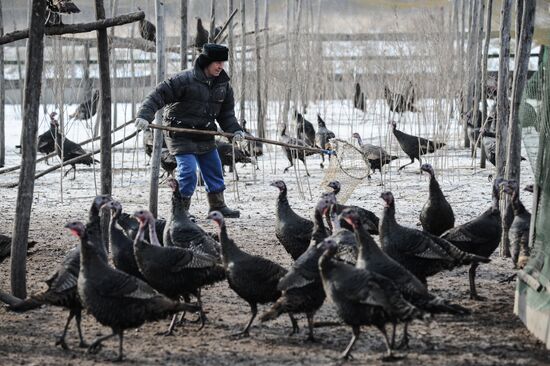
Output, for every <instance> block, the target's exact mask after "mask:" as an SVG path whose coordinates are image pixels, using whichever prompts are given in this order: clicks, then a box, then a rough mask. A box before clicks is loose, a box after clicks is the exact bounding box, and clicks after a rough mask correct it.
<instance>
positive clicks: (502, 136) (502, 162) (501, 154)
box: [495, 0, 512, 177]
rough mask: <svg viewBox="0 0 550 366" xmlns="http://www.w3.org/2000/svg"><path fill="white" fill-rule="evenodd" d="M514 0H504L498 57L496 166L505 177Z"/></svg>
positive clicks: (498, 175) (501, 12)
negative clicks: (511, 27)
mask: <svg viewBox="0 0 550 366" xmlns="http://www.w3.org/2000/svg"><path fill="white" fill-rule="evenodd" d="M511 17H512V0H503V1H502V8H501V10H500V51H499V57H498V86H497V125H496V152H495V160H496V168H497V177H504V170H505V167H506V137H507V136H506V135H507V133H508V114H509V111H510V110H509V109H510V106H509V101H508V74H509V73H510V26H511Z"/></svg>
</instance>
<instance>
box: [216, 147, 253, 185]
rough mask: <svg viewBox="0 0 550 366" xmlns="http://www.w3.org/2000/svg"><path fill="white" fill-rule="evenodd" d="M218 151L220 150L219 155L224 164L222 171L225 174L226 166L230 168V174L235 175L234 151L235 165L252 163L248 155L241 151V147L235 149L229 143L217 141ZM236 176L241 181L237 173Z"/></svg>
mask: <svg viewBox="0 0 550 366" xmlns="http://www.w3.org/2000/svg"><path fill="white" fill-rule="evenodd" d="M216 149H217V150H218V155H219V156H220V160H221V162H222V170H223V173H224V174H225V168H224V167H226V166H228V167H229V172H230V173H233V151H234V152H235V153H234V155H235V163H243V164H246V163H252V159H251V158H250V157H248V156H247V155H246V153H245V152H244V151H243V150H241V149H240V148H239V147H237V146H235V148H233V145H232V144H230V143H227V142H222V141H217V142H216ZM235 168H236V167H235ZM235 175H236V177H237V180H239V175H238V174H237V172H236V171H235Z"/></svg>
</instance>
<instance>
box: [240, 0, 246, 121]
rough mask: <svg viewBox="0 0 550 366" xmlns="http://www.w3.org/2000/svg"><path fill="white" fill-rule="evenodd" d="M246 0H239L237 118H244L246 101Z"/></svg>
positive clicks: (241, 119)
mask: <svg viewBox="0 0 550 366" xmlns="http://www.w3.org/2000/svg"><path fill="white" fill-rule="evenodd" d="M245 5H246V1H245V0H241V34H242V35H243V36H242V37H241V88H240V89H241V90H240V94H241V98H240V100H239V120H240V121H241V122H242V121H244V119H245V110H244V109H245V101H246V37H245V36H244V34H246V8H245Z"/></svg>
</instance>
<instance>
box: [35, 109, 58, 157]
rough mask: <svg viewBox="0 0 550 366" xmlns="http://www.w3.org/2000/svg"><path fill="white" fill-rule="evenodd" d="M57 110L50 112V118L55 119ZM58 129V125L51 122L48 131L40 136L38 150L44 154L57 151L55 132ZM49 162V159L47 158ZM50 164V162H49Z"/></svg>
mask: <svg viewBox="0 0 550 366" xmlns="http://www.w3.org/2000/svg"><path fill="white" fill-rule="evenodd" d="M55 116H57V113H56V112H52V113H50V120H52V121H55ZM56 131H57V125H56V124H55V123H52V122H50V128H49V129H48V131H46V132H44V133H42V134H41V135H40V136H38V144H37V150H38V152H39V153H42V154H44V155H48V154H51V153H53V152H54V151H55V132H56ZM46 164H48V159H46ZM48 165H49V164H48Z"/></svg>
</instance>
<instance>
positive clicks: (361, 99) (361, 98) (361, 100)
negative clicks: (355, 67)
mask: <svg viewBox="0 0 550 366" xmlns="http://www.w3.org/2000/svg"><path fill="white" fill-rule="evenodd" d="M365 99H366V98H365V93H363V92H362V91H361V84H359V83H355V93H354V95H353V107H354V108H357V109H359V110H361V111H363V113H364V112H366V111H367V108H366V106H365Z"/></svg>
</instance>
